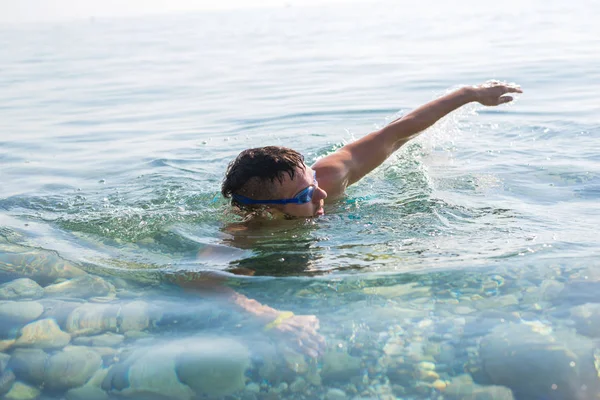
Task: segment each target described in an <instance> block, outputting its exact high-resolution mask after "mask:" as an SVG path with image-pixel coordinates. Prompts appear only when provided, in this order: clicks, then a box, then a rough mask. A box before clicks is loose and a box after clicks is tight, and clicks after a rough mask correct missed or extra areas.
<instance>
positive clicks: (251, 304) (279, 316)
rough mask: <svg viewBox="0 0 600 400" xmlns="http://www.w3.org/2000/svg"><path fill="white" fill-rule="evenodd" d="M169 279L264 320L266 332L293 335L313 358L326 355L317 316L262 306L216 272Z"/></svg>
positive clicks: (297, 343)
mask: <svg viewBox="0 0 600 400" xmlns="http://www.w3.org/2000/svg"><path fill="white" fill-rule="evenodd" d="M170 280H171V282H173V283H175V284H176V285H178V286H179V287H181V288H183V289H185V290H186V291H189V292H195V293H198V294H201V295H212V296H215V297H218V298H221V299H224V300H227V301H228V302H230V303H232V304H234V305H236V306H237V307H239V308H240V309H242V310H243V311H246V312H248V313H249V314H251V315H253V316H255V317H257V318H258V319H259V320H261V322H262V323H264V324H265V330H267V331H273V332H275V333H281V334H290V335H292V337H293V338H294V339H295V345H296V346H297V347H298V349H299V350H301V351H302V352H304V353H306V354H307V355H309V356H311V357H317V356H318V355H320V354H321V353H322V352H323V348H324V345H325V340H324V338H323V337H322V336H321V335H320V334H319V333H318V330H319V320H318V319H317V317H316V316H314V315H295V314H294V313H292V312H290V311H280V310H276V309H275V308H273V307H269V306H267V305H264V304H261V303H260V302H258V301H256V300H254V299H251V298H249V297H247V296H245V295H243V294H241V293H238V292H236V291H235V290H233V289H232V288H230V287H228V286H226V285H225V280H226V277H225V276H224V275H221V274H218V273H214V272H191V271H190V272H186V273H183V274H177V275H174V276H171V279H170Z"/></svg>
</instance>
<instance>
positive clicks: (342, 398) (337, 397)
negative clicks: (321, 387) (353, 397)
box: [325, 389, 347, 400]
mask: <svg viewBox="0 0 600 400" xmlns="http://www.w3.org/2000/svg"><path fill="white" fill-rule="evenodd" d="M346 398H347V396H346V393H345V392H344V391H343V390H340V389H329V390H328V391H327V394H326V395H325V399H326V400H346Z"/></svg>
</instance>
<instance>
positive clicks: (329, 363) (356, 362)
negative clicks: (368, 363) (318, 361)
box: [321, 351, 361, 382]
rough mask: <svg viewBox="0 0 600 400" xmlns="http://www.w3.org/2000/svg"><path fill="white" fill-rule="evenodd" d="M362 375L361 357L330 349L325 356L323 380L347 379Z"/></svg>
mask: <svg viewBox="0 0 600 400" xmlns="http://www.w3.org/2000/svg"><path fill="white" fill-rule="evenodd" d="M359 375H361V359H360V358H358V357H353V356H351V355H349V354H348V353H345V352H338V351H329V352H327V353H325V355H324V356H323V368H322V369H321V378H322V379H323V382H331V381H346V380H349V379H350V378H352V377H353V376H359Z"/></svg>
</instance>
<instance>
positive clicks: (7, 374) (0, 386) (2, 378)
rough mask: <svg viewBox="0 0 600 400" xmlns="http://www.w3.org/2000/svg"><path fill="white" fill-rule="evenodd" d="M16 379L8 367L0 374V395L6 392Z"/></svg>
mask: <svg viewBox="0 0 600 400" xmlns="http://www.w3.org/2000/svg"><path fill="white" fill-rule="evenodd" d="M16 379H17V378H16V376H15V373H14V372H13V371H12V370H10V369H8V370H6V371H4V372H2V373H1V374H0V396H2V395H3V394H6V393H8V391H9V390H10V389H11V388H12V386H13V384H14V383H15V380H16Z"/></svg>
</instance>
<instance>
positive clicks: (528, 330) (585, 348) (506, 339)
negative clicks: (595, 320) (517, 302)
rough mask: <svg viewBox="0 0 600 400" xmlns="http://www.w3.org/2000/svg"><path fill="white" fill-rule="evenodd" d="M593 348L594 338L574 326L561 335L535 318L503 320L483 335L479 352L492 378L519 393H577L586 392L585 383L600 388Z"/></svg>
mask: <svg viewBox="0 0 600 400" xmlns="http://www.w3.org/2000/svg"><path fill="white" fill-rule="evenodd" d="M571 343H576V344H577V346H572V345H570V344H571ZM594 348H595V347H594V343H593V342H592V341H591V340H589V339H586V338H585V337H583V336H579V335H574V334H573V333H571V332H570V331H565V332H561V333H560V335H559V333H558V332H556V331H547V330H541V331H540V329H539V327H537V325H536V324H503V325H499V326H498V327H497V328H495V329H494V331H493V332H491V333H490V334H489V335H487V336H485V337H484V338H483V340H482V341H481V344H480V348H479V356H480V360H481V365H482V368H483V371H484V372H485V375H486V376H487V377H489V380H490V382H493V383H494V384H497V385H502V386H506V387H508V388H510V389H512V391H513V392H514V393H515V394H516V395H517V397H519V398H551V399H576V398H585V397H586V392H585V391H582V390H581V388H582V387H586V388H587V393H600V378H599V376H598V373H597V371H592V370H593V366H592V365H591V364H592V363H591V361H590V359H592V358H593V353H594ZM553 385H556V388H553Z"/></svg>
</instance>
